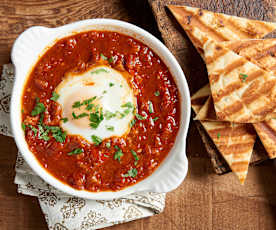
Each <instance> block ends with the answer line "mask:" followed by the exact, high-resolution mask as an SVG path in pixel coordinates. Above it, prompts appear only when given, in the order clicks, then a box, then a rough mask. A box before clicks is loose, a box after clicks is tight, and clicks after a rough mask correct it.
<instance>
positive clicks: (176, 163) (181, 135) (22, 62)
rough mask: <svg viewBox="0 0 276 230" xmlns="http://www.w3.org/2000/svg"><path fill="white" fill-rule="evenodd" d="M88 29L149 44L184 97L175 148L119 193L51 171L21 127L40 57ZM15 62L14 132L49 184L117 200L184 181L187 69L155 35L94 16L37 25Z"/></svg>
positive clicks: (17, 48) (20, 41) (21, 41)
mask: <svg viewBox="0 0 276 230" xmlns="http://www.w3.org/2000/svg"><path fill="white" fill-rule="evenodd" d="M88 30H107V31H116V32H120V33H122V34H126V35H130V36H132V37H134V38H136V39H138V40H139V41H141V42H143V43H144V44H146V45H147V46H149V47H150V48H151V49H152V50H153V51H154V52H155V53H156V54H157V55H158V56H159V57H160V58H161V59H162V60H163V61H164V63H165V64H166V65H167V66H168V67H169V69H170V72H171V74H172V75H173V77H174V79H175V82H176V84H177V86H178V89H179V91H180V96H181V122H180V123H181V125H180V128H179V131H178V134H177V137H176V141H175V144H174V147H173V148H172V150H171V151H170V153H169V154H168V156H167V157H166V159H164V161H163V163H162V164H161V165H160V166H159V167H158V168H157V169H156V170H155V171H154V173H153V174H152V175H150V176H149V177H147V178H146V179H144V180H142V181H141V182H139V183H137V184H135V185H133V186H130V187H127V188H125V189H123V190H120V191H117V192H98V193H93V192H89V191H82V190H76V189H74V188H72V187H70V186H68V185H66V184H64V183H62V182H61V181H59V180H58V179H56V178H55V177H53V176H52V175H51V174H50V173H48V172H47V171H46V170H45V169H44V168H43V167H42V166H41V165H40V163H39V162H38V161H37V159H36V158H35V156H34V155H33V154H32V152H31V151H30V150H29V148H28V145H27V143H26V141H25V138H24V133H23V131H22V128H21V98H22V93H23V88H24V83H25V81H26V79H27V77H28V75H29V73H30V71H31V70H32V67H33V66H34V65H35V64H36V62H37V60H38V58H39V57H40V56H41V55H42V54H43V53H44V52H45V51H46V50H47V48H48V47H51V45H53V44H54V43H55V41H56V40H58V39H60V38H62V37H66V36H69V35H72V34H75V33H78V32H82V31H88ZM11 57H12V62H13V64H14V65H15V83H14V88H13V91H12V99H11V124H12V131H13V135H14V138H15V141H16V144H17V146H18V149H19V150H20V152H21V153H22V154H23V157H24V159H25V160H26V161H27V162H28V164H29V165H30V167H31V168H32V169H33V170H34V171H35V172H36V173H37V174H38V175H39V176H40V177H41V178H43V179H44V180H45V181H46V182H47V183H49V184H50V185H52V186H54V187H56V188H57V189H59V190H61V191H63V192H65V193H68V194H71V195H74V196H78V197H83V198H87V199H114V198H118V197H121V196H124V195H127V194H130V193H134V192H139V191H152V192H169V191H171V190H173V189H175V188H177V187H178V186H179V185H180V184H181V182H182V181H183V180H184V178H185V176H186V174H187V170H188V161H187V157H186V136H187V130H188V125H189V120H190V95H189V89H188V85H187V82H186V80H185V77H184V74H183V71H182V69H181V67H180V66H179V64H178V62H177V61H176V59H175V57H174V56H173V55H172V54H171V52H170V51H169V50H168V49H167V48H166V47H165V46H164V45H163V44H162V43H161V42H160V41H159V40H158V39H157V38H155V37H154V36H152V35H151V34H150V33H148V32H146V31H145V30H143V29H141V28H139V27H137V26H135V25H132V24H129V23H126V22H122V21H118V20H112V19H90V20H85V21H79V22H75V23H72V24H68V25H65V26H61V27H57V28H47V27H41V26H35V27H31V28H29V29H27V30H26V31H25V32H23V33H22V34H21V35H20V36H19V37H18V38H17V40H16V41H15V43H14V45H13V48H12V54H11Z"/></svg>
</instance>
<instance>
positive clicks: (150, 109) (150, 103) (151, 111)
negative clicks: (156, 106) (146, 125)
mask: <svg viewBox="0 0 276 230" xmlns="http://www.w3.org/2000/svg"><path fill="white" fill-rule="evenodd" d="M148 105H149V112H150V113H154V110H153V104H152V102H151V101H148Z"/></svg>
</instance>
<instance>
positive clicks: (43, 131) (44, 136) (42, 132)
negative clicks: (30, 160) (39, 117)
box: [38, 125, 50, 141]
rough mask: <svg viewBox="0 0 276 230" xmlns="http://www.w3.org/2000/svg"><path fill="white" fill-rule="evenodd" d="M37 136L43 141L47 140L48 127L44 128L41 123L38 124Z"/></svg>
mask: <svg viewBox="0 0 276 230" xmlns="http://www.w3.org/2000/svg"><path fill="white" fill-rule="evenodd" d="M38 131H39V133H38V138H39V139H42V140H44V141H49V139H50V137H49V136H48V133H49V131H50V130H49V129H44V128H43V126H42V125H38Z"/></svg>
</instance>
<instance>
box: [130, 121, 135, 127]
mask: <svg viewBox="0 0 276 230" xmlns="http://www.w3.org/2000/svg"><path fill="white" fill-rule="evenodd" d="M135 123H136V120H135V119H133V120H131V122H130V127H132V126H133V125H135Z"/></svg>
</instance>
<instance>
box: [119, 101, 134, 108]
mask: <svg viewBox="0 0 276 230" xmlns="http://www.w3.org/2000/svg"><path fill="white" fill-rule="evenodd" d="M121 107H122V108H130V109H132V108H133V107H134V106H133V104H132V103H131V102H127V103H125V104H123V105H121Z"/></svg>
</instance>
